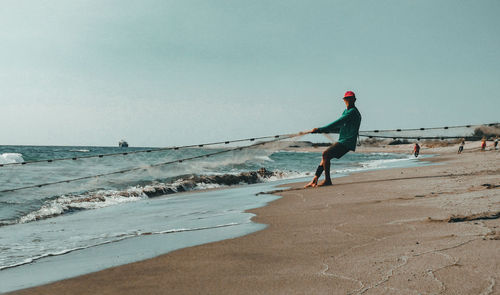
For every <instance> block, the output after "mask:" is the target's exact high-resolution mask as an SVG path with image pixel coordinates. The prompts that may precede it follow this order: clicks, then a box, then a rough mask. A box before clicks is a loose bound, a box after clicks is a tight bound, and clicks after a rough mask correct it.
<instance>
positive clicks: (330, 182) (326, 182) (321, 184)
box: [318, 180, 332, 186]
mask: <svg viewBox="0 0 500 295" xmlns="http://www.w3.org/2000/svg"><path fill="white" fill-rule="evenodd" d="M329 185H332V181H326V180H323V182H322V183H320V184H318V186H329Z"/></svg>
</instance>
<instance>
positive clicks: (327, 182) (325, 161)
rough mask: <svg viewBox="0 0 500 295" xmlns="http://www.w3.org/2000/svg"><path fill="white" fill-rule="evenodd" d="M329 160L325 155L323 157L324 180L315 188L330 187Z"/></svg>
mask: <svg viewBox="0 0 500 295" xmlns="http://www.w3.org/2000/svg"><path fill="white" fill-rule="evenodd" d="M330 160H331V159H329V158H328V157H327V155H325V154H324V155H323V161H321V162H322V163H323V168H324V169H325V180H324V181H323V182H322V183H320V184H318V185H317V186H327V185H332V179H331V178H330Z"/></svg>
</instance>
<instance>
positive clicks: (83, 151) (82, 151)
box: [69, 150, 90, 153]
mask: <svg viewBox="0 0 500 295" xmlns="http://www.w3.org/2000/svg"><path fill="white" fill-rule="evenodd" d="M69 151H70V152H78V153H88V152H90V150H69Z"/></svg>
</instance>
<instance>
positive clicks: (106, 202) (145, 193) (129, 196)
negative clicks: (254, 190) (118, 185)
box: [0, 168, 305, 225]
mask: <svg viewBox="0 0 500 295" xmlns="http://www.w3.org/2000/svg"><path fill="white" fill-rule="evenodd" d="M302 176H305V175H304V174H303V173H298V172H293V171H289V172H282V171H269V170H266V169H265V168H261V169H259V170H257V171H250V172H242V173H239V174H221V175H201V176H198V175H186V176H183V177H180V178H178V179H176V180H175V181H173V182H170V183H163V182H154V183H151V184H147V185H142V186H141V185H137V186H133V187H129V188H127V189H125V190H102V189H101V190H97V191H88V192H85V193H81V194H65V195H61V196H58V197H54V198H51V199H50V200H47V201H45V202H44V203H43V205H42V206H41V207H40V208H39V209H38V210H35V211H32V212H29V213H27V214H25V215H24V216H22V217H20V218H19V219H17V220H15V221H12V220H10V221H9V220H6V221H2V223H1V224H0V225H10V224H13V223H27V222H32V221H36V220H41V219H46V218H51V217H56V216H59V215H63V214H67V213H74V212H77V211H81V210H91V209H99V208H104V207H109V206H113V205H117V204H121V203H127V202H136V201H140V200H144V199H147V198H152V197H157V196H164V195H169V194H174V193H179V192H186V191H193V190H204V189H213V188H220V187H228V186H234V185H243V184H255V183H261V182H269V181H276V180H280V179H285V178H298V177H302Z"/></svg>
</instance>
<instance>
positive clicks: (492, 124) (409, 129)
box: [360, 122, 500, 133]
mask: <svg viewBox="0 0 500 295" xmlns="http://www.w3.org/2000/svg"><path fill="white" fill-rule="evenodd" d="M497 125H500V123H498V122H496V123H486V124H476V125H472V124H469V125H457V126H442V127H421V128H408V129H401V128H400V129H385V130H377V129H376V130H366V131H360V132H374V133H379V132H394V131H396V132H402V131H424V130H438V129H443V130H447V129H454V128H470V127H472V126H497Z"/></svg>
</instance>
